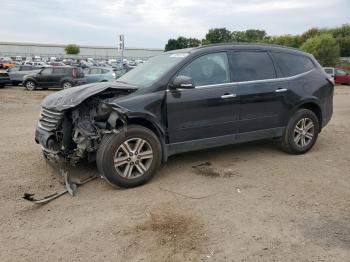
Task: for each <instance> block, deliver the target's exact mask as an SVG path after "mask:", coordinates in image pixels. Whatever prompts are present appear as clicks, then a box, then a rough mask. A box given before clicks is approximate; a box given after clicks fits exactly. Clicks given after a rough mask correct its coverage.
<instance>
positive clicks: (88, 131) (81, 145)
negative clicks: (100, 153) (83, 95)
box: [36, 88, 135, 165]
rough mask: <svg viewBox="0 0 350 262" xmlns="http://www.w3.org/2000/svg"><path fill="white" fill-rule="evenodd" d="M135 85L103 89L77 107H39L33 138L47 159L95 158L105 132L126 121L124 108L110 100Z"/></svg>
mask: <svg viewBox="0 0 350 262" xmlns="http://www.w3.org/2000/svg"><path fill="white" fill-rule="evenodd" d="M134 91H135V89H112V88H111V89H106V90H104V91H103V92H101V93H98V94H95V95H94V96H92V97H89V98H87V99H86V100H84V101H83V102H82V103H80V104H79V105H78V106H76V107H72V108H68V109H66V110H64V111H63V112H59V111H54V110H52V109H47V108H45V107H44V106H43V107H42V112H41V115H40V119H39V122H38V128H37V133H38V132H39V133H40V132H41V131H43V135H40V134H36V140H37V142H38V143H40V144H41V145H42V147H43V152H44V156H45V157H46V158H48V159H49V160H53V161H55V162H57V161H62V160H63V161H69V162H70V163H71V164H73V165H74V164H76V163H77V162H79V161H80V160H81V159H85V158H87V159H88V160H89V161H94V160H95V154H96V151H97V149H98V147H99V145H100V142H101V140H102V137H103V136H104V135H105V134H106V133H111V132H116V133H117V132H120V129H122V127H123V126H124V124H125V115H124V114H123V109H120V108H116V107H112V106H111V105H109V102H110V101H112V100H113V99H116V98H118V97H121V96H126V95H128V94H130V93H132V92H134Z"/></svg>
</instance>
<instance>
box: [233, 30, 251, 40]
mask: <svg viewBox="0 0 350 262" xmlns="http://www.w3.org/2000/svg"><path fill="white" fill-rule="evenodd" d="M231 40H232V41H233V42H247V37H246V32H245V31H232V33H231Z"/></svg>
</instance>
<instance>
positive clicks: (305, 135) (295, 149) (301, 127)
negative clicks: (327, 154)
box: [281, 109, 320, 155]
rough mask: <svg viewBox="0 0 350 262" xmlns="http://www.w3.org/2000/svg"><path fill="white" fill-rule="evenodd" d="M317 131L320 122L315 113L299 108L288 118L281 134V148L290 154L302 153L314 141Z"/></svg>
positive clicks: (307, 149) (318, 130) (309, 147)
mask: <svg viewBox="0 0 350 262" xmlns="http://www.w3.org/2000/svg"><path fill="white" fill-rule="evenodd" d="M319 132H320V124H319V120H318V118H317V116H316V115H315V113H314V112H312V111H311V110H309V109H299V110H298V111H297V112H295V114H294V115H293V116H292V118H291V119H290V120H289V123H288V125H287V127H286V130H285V132H284V135H283V136H282V141H281V146H282V149H283V150H284V151H286V152H287V153H290V154H295V155H299V154H304V153H306V152H307V151H309V150H310V149H311V148H312V147H313V145H314V144H315V143H316V140H317V137H318V133H319ZM311 135H312V136H311Z"/></svg>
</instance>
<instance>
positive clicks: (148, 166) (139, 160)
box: [96, 125, 162, 188]
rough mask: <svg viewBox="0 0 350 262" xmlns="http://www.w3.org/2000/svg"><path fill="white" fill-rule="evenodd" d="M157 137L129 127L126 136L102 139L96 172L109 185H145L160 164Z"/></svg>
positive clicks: (159, 149) (146, 131)
mask: <svg viewBox="0 0 350 262" xmlns="http://www.w3.org/2000/svg"><path fill="white" fill-rule="evenodd" d="M161 155H162V148H161V145H160V142H159V139H158V137H157V136H156V135H155V134H154V133H153V132H152V131H151V130H149V129H147V128H145V127H143V126H137V125H130V126H128V127H127V132H126V134H122V133H119V134H114V135H105V136H104V137H103V139H102V142H101V144H100V147H99V149H98V151H97V156H96V163H97V168H98V169H99V171H100V172H101V174H102V176H104V177H105V179H106V180H107V181H108V182H109V183H110V184H112V185H116V186H120V187H127V188H128V187H135V186H139V185H142V184H144V183H146V182H148V181H149V180H150V179H151V178H152V177H153V175H154V174H155V173H156V171H157V169H158V168H159V166H160V163H161Z"/></svg>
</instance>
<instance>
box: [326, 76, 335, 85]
mask: <svg viewBox="0 0 350 262" xmlns="http://www.w3.org/2000/svg"><path fill="white" fill-rule="evenodd" d="M327 80H328V82H329V83H331V84H332V85H335V82H334V78H333V77H327Z"/></svg>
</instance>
